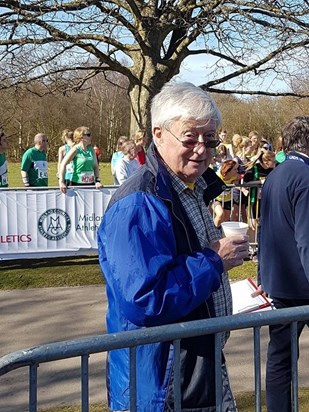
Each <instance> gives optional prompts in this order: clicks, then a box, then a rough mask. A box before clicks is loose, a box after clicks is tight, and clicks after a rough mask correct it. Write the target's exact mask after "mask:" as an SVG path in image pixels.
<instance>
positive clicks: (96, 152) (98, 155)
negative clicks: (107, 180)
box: [93, 144, 101, 164]
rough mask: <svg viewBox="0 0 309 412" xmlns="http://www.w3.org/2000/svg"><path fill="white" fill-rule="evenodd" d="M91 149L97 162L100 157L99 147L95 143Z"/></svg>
mask: <svg viewBox="0 0 309 412" xmlns="http://www.w3.org/2000/svg"><path fill="white" fill-rule="evenodd" d="M93 150H94V153H95V155H96V157H97V162H98V164H99V161H100V157H101V150H100V149H99V147H98V145H96V144H95V145H94V146H93Z"/></svg>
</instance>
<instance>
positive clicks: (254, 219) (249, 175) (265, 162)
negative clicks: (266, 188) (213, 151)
mask: <svg viewBox="0 0 309 412" xmlns="http://www.w3.org/2000/svg"><path fill="white" fill-rule="evenodd" d="M274 167H275V152H273V151H271V150H266V149H263V148H259V150H258V152H257V154H256V155H255V156H254V157H252V158H251V161H250V162H249V163H247V164H246V167H245V170H246V173H245V176H244V183H257V184H259V183H264V181H265V179H266V178H267V176H268V175H269V174H270V172H271V171H272V170H273V169H274ZM261 200H262V199H261V189H260V188H259V187H257V186H255V187H251V188H249V198H248V203H249V204H247V216H248V223H249V231H248V233H249V236H250V237H251V241H253V242H256V241H257V239H256V234H257V226H258V220H259V217H260V206H261ZM255 255H256V252H255V251H253V257H254V256H255Z"/></svg>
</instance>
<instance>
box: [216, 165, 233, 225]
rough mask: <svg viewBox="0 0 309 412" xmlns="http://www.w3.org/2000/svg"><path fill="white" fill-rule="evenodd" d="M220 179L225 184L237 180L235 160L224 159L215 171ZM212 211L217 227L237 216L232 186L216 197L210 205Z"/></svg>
mask: <svg viewBox="0 0 309 412" xmlns="http://www.w3.org/2000/svg"><path fill="white" fill-rule="evenodd" d="M217 174H218V176H219V177H220V179H222V180H223V182H224V183H225V184H226V185H231V184H235V183H238V182H239V178H240V176H239V174H238V163H237V162H236V161H235V160H225V161H224V162H223V163H222V165H221V168H220V170H219V171H218V172H217ZM212 208H213V211H214V214H215V216H214V222H215V225H216V226H217V227H219V226H220V225H221V223H222V222H226V221H228V220H235V219H236V216H238V204H236V203H235V202H234V204H233V188H230V189H227V190H225V191H224V192H223V193H222V194H221V195H219V196H218V197H216V199H215V200H214V202H213V205H212Z"/></svg>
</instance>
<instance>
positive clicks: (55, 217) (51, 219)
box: [38, 209, 71, 241]
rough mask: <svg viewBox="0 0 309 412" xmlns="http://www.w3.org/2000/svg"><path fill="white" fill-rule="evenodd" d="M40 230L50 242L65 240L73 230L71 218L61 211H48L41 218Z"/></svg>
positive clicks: (39, 221)
mask: <svg viewBox="0 0 309 412" xmlns="http://www.w3.org/2000/svg"><path fill="white" fill-rule="evenodd" d="M38 229H39V232H40V233H41V235H42V236H43V237H45V238H46V239H48V240H56V241H57V240H60V239H63V238H64V237H66V236H67V235H68V233H69V232H70V229H71V219H70V216H69V215H68V214H67V213H66V212H65V211H64V210H61V209H48V210H46V212H44V213H43V214H42V215H41V216H40V217H39V220H38Z"/></svg>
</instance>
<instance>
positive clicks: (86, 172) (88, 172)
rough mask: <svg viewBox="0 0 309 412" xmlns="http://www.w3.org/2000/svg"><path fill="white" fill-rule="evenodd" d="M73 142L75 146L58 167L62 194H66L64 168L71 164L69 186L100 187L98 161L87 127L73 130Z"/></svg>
mask: <svg viewBox="0 0 309 412" xmlns="http://www.w3.org/2000/svg"><path fill="white" fill-rule="evenodd" d="M73 140H74V142H75V145H74V146H72V148H71V149H70V151H69V152H68V153H67V154H66V155H65V157H64V158H63V160H62V162H61V164H60V167H59V187H60V191H61V192H62V193H66V191H67V184H66V182H65V170H66V166H67V165H68V164H69V163H70V162H71V164H72V166H73V170H72V177H71V182H70V185H71V186H95V188H96V189H100V188H101V187H102V185H101V180H100V172H99V165H98V160H97V157H96V154H95V151H94V149H93V147H92V146H91V133H90V130H89V129H88V127H85V126H81V127H78V128H77V129H75V130H74V134H73Z"/></svg>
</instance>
